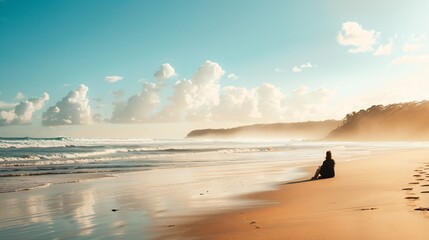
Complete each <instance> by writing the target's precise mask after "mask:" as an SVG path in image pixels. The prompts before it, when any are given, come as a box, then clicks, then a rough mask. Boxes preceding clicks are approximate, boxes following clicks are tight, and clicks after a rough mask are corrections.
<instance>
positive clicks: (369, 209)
mask: <svg viewBox="0 0 429 240" xmlns="http://www.w3.org/2000/svg"><path fill="white" fill-rule="evenodd" d="M376 209H377V208H375V207H372V208H361V209H359V210H361V211H372V210H376Z"/></svg>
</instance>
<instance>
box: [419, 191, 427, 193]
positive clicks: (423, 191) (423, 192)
mask: <svg viewBox="0 0 429 240" xmlns="http://www.w3.org/2000/svg"><path fill="white" fill-rule="evenodd" d="M421 193H429V191H423V192H421Z"/></svg>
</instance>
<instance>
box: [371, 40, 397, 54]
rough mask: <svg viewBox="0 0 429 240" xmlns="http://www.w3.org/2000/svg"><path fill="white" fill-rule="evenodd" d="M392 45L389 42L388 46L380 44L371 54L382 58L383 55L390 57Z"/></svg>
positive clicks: (391, 42)
mask: <svg viewBox="0 0 429 240" xmlns="http://www.w3.org/2000/svg"><path fill="white" fill-rule="evenodd" d="M393 47H394V44H393V41H390V42H389V43H388V44H384V45H383V44H381V45H380V46H378V48H377V50H375V52H374V53H373V54H372V55H374V56H384V55H390V53H392V50H393Z"/></svg>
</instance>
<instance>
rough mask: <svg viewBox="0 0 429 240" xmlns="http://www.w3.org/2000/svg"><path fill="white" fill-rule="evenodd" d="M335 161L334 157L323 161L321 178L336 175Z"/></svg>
mask: <svg viewBox="0 0 429 240" xmlns="http://www.w3.org/2000/svg"><path fill="white" fill-rule="evenodd" d="M334 167H335V161H334V159H328V160H325V161H323V164H322V167H321V169H320V177H319V178H333V177H335V170H334Z"/></svg>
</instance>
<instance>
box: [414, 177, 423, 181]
mask: <svg viewBox="0 0 429 240" xmlns="http://www.w3.org/2000/svg"><path fill="white" fill-rule="evenodd" d="M416 180H417V181H423V180H425V179H424V178H418V179H416Z"/></svg>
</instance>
